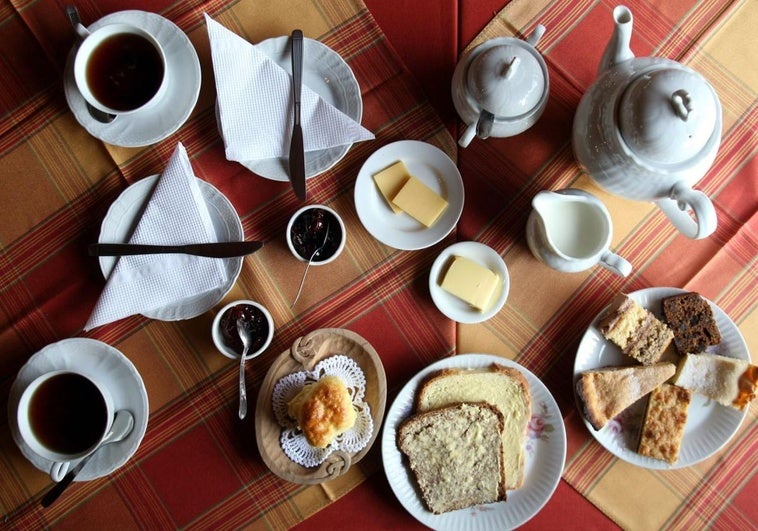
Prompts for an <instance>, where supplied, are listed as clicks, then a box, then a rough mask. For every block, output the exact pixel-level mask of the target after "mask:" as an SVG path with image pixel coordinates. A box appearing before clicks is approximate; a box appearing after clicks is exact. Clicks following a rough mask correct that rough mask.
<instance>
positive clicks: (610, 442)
mask: <svg viewBox="0 0 758 531" xmlns="http://www.w3.org/2000/svg"><path fill="white" fill-rule="evenodd" d="M679 293H685V290H682V289H679V288H647V289H641V290H639V291H635V292H632V293H629V294H628V295H629V297H631V298H632V299H633V300H634V301H635V302H637V303H638V304H639V305H640V306H642V307H644V308H647V309H648V310H650V311H651V312H653V314H655V315H656V316H657V317H659V318H660V317H661V315H662V310H661V301H662V300H663V299H664V298H665V297H670V296H672V295H677V294H679ZM708 303H709V304H710V306H711V309H712V310H713V316H714V318H715V319H716V324H718V327H719V331H720V332H721V342H720V343H719V344H718V345H714V346H712V347H709V348H708V349H707V352H712V353H713V354H719V355H721V356H730V357H733V358H738V359H741V360H746V361H750V352H748V348H747V344H746V343H745V339H744V338H743V337H742V334H740V331H739V329H738V328H737V325H735V324H734V321H732V320H731V319H730V318H729V316H728V315H727V314H726V313H725V312H724V311H723V310H722V309H721V308H719V307H718V306H716V305H715V304H713V303H712V302H711V301H708ZM606 311H607V308H606V309H604V310H603V311H601V312H600V313H599V314H598V315H597V316H596V317H595V319H594V320H593V321H592V324H591V325H590V326H589V327H588V328H587V331H586V332H585V333H584V336H583V337H582V340H581V341H580V342H579V348H578V349H577V352H576V358H575V360H574V382H576V380H577V379H578V378H579V374H580V373H581V372H583V371H587V370H591V369H596V368H598V367H606V366H615V365H630V364H633V361H631V358H629V357H628V356H625V355H624V354H623V353H622V352H621V350H620V349H619V348H618V347H617V346H616V345H614V344H612V343H611V342H610V341H608V340H606V339H605V338H604V337H603V336H602V335H601V334H600V331H599V330H598V328H597V323H598V322H599V321H600V319H601V317H602V316H603V315H605V312H606ZM574 399H575V400H576V404H577V408H578V410H579V412H580V413H581V414H582V420H584V424H585V425H586V426H587V429H588V430H589V432H590V433H591V434H592V436H593V437H595V439H597V441H598V442H599V443H600V444H601V445H603V447H605V449H606V450H608V451H609V452H611V453H612V454H613V455H615V456H616V457H618V458H619V459H622V460H624V461H626V462H628V463H631V464H633V465H636V466H639V467H642V468H650V469H664V470H666V469H673V468H683V467H687V466H691V465H694V464H695V463H699V462H700V461H702V460H704V459H707V458H708V457H710V456H712V455H713V454H715V453H716V452H718V451H719V450H720V449H721V448H722V447H723V446H724V445H725V444H726V443H727V442H729V439H731V438H732V436H734V434H735V433H737V430H738V429H739V427H740V424H741V423H742V421H743V420H744V419H745V417H746V416H747V415H748V410H747V409H745V411H738V410H736V409H733V408H730V407H726V406H722V405H721V404H717V403H716V402H714V401H712V400H708V399H707V398H705V397H704V396H701V395H699V394H697V393H693V394H692V401H691V402H690V407H689V409H688V411H687V423H686V424H685V426H684V437H683V438H682V447H681V450H680V452H679V461H677V462H676V463H674V464H673V465H669V464H668V463H667V462H665V461H661V460H660V459H653V458H652V457H646V456H644V455H640V454H638V453H637V452H636V448H637V443H638V441H639V430H640V426H641V424H642V421H643V417H644V415H645V406H646V404H647V401H646V400H638V401H637V402H636V403H634V404H632V405H631V406H629V407H628V408H626V409H625V410H624V411H622V412H621V413H620V414H619V415H618V416H617V417H616V418H614V419H612V420H611V421H609V422H608V424H606V425H605V426H603V428H602V429H600V430H595V429H594V428H593V427H592V425H591V424H590V423H589V422H588V421H587V419H586V418H585V417H584V409H583V407H582V405H581V401H580V400H579V398H578V397H577V396H576V386H574Z"/></svg>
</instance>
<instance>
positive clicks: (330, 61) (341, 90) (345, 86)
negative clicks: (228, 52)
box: [216, 37, 363, 182]
mask: <svg viewBox="0 0 758 531" xmlns="http://www.w3.org/2000/svg"><path fill="white" fill-rule="evenodd" d="M289 42H290V38H289V37H275V38H273V39H266V40H265V41H261V42H260V43H258V44H257V45H256V47H257V48H258V49H259V50H260V51H261V52H263V53H264V54H266V55H267V56H269V57H270V58H271V59H272V60H273V61H274V62H275V63H276V64H278V65H279V66H280V67H281V68H283V69H284V70H286V71H287V72H292V59H291V58H290V45H289ZM303 57H305V58H306V59H305V61H304V62H303V84H304V85H306V86H307V87H308V88H310V89H311V90H312V91H313V92H315V93H316V94H318V95H319V96H321V97H322V98H323V99H324V101H326V102H327V103H330V104H331V105H332V106H334V107H335V108H336V109H338V110H340V111H342V112H343V113H344V114H345V115H347V116H349V117H350V118H352V119H353V120H355V121H356V122H357V123H361V117H362V116H363V100H362V99H361V88H360V86H359V85H358V80H357V79H355V75H354V74H353V71H352V70H351V69H350V67H349V66H348V64H347V63H346V62H345V60H344V59H342V57H340V55H339V54H338V53H337V52H335V51H334V50H332V49H331V48H329V47H328V46H327V45H326V44H323V43H321V42H319V41H316V40H313V39H308V38H304V39H303ZM216 109H217V114H216V121H217V123H218V106H217V107H216ZM350 146H352V144H344V145H342V146H334V147H331V148H328V149H320V150H317V151H308V152H306V154H305V177H306V178H308V179H309V178H311V177H315V176H316V175H319V174H320V173H323V172H325V171H326V170H328V169H329V168H331V167H332V166H334V165H335V164H337V163H338V162H339V161H340V160H342V157H344V156H345V155H346V154H347V152H348V150H349V149H350ZM242 165H243V166H244V167H246V168H247V169H248V170H250V171H251V172H253V173H255V174H256V175H260V176H261V177H265V178H266V179H271V180H272V181H283V182H288V181H289V180H290V178H289V163H288V161H287V159H286V158H275V159H260V160H249V161H245V162H242Z"/></svg>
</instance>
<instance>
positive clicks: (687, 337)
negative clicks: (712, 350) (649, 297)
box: [663, 293, 721, 356]
mask: <svg viewBox="0 0 758 531" xmlns="http://www.w3.org/2000/svg"><path fill="white" fill-rule="evenodd" d="M663 316H664V319H665V320H666V323H667V324H668V325H669V328H670V329H671V330H672V331H673V332H674V345H675V346H676V350H677V352H678V353H679V354H680V355H682V356H683V355H685V354H698V353H700V352H704V351H705V349H706V348H708V347H709V346H711V345H716V344H718V343H719V342H720V341H721V333H720V332H719V327H718V325H717V324H716V320H715V319H714V317H713V310H711V306H710V305H709V304H708V301H706V300H705V299H704V298H703V297H701V296H700V294H698V293H682V294H681V295H674V296H672V297H666V298H665V299H663Z"/></svg>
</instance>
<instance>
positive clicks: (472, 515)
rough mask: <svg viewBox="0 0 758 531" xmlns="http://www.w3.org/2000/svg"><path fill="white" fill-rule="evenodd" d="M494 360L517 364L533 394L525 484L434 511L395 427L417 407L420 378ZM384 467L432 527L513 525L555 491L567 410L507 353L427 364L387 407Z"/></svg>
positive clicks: (409, 506)
mask: <svg viewBox="0 0 758 531" xmlns="http://www.w3.org/2000/svg"><path fill="white" fill-rule="evenodd" d="M492 363H499V364H501V365H504V366H505V367H512V368H515V369H517V370H519V371H521V373H522V374H523V375H524V376H525V377H526V379H527V381H528V382H529V388H530V391H531V395H532V397H531V398H532V418H531V420H530V421H529V425H528V428H527V439H526V442H525V449H526V467H525V472H524V484H523V485H522V486H521V488H519V489H516V490H509V491H508V501H506V502H496V503H489V504H485V505H475V506H473V507H468V508H466V509H459V510H457V511H450V512H447V513H443V514H433V513H432V512H431V511H429V510H428V509H427V507H426V505H425V504H424V501H423V500H422V498H421V496H420V494H419V492H418V488H417V486H416V478H415V477H414V475H413V472H412V471H411V469H410V467H409V466H408V461H407V459H406V458H405V457H404V456H403V454H402V453H401V452H400V450H399V449H398V447H397V443H396V441H397V429H398V427H399V425H400V423H401V422H402V421H403V420H404V419H405V418H407V417H408V416H409V415H411V414H412V412H413V402H414V397H415V394H416V390H417V388H418V386H419V384H420V383H421V382H422V381H423V380H424V379H425V378H426V377H427V376H428V375H429V374H430V373H432V372H434V371H438V370H440V369H449V368H452V367H456V368H471V369H473V368H481V367H488V366H489V365H491V364H492ZM382 460H383V462H384V471H385V474H386V475H387V479H388V481H389V483H390V486H391V487H392V490H393V492H394V493H395V496H397V499H398V500H399V501H400V503H401V504H403V506H404V507H405V509H406V510H407V511H408V512H409V513H411V515H412V516H413V517H414V518H416V519H417V520H418V521H419V522H421V523H422V524H424V525H426V526H428V527H431V528H433V529H468V530H472V531H476V530H484V529H512V528H515V527H518V526H520V525H523V524H524V523H525V522H526V521H528V520H529V519H530V518H532V517H533V516H534V515H535V514H537V513H538V512H539V511H540V509H542V507H544V505H545V504H546V503H547V501H548V500H549V499H550V497H551V496H552V495H553V492H555V489H556V487H557V486H558V482H559V481H560V479H561V474H562V473H563V465H564V463H565V461H566V429H565V427H564V425H563V416H562V415H561V412H560V410H559V409H558V404H556V402H555V400H554V399H553V396H552V395H551V394H550V391H548V389H547V387H545V385H544V384H543V383H542V382H541V381H540V380H539V378H537V376H535V375H534V374H532V373H531V372H530V371H528V370H527V369H525V368H524V367H522V366H521V365H519V364H518V363H515V362H513V361H511V360H509V359H507V358H501V357H499V356H494V355H491V354H459V355H457V356H452V357H450V358H445V359H443V360H440V361H438V362H436V363H433V364H431V365H429V366H428V367H427V368H425V369H423V370H422V371H420V372H419V373H418V374H416V375H415V376H414V377H413V378H411V380H410V381H409V382H408V383H407V384H405V386H404V387H403V389H402V390H401V391H400V393H399V394H398V395H397V398H395V401H394V402H393V403H392V406H391V407H390V409H389V410H388V412H387V418H386V421H385V424H384V432H383V433H382Z"/></svg>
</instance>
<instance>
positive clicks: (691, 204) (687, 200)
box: [656, 182, 718, 240]
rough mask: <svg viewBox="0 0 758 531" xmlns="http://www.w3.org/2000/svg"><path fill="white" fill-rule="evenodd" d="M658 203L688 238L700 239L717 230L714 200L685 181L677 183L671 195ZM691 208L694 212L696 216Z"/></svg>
mask: <svg viewBox="0 0 758 531" xmlns="http://www.w3.org/2000/svg"><path fill="white" fill-rule="evenodd" d="M656 205H657V206H658V208H660V209H661V211H662V212H663V213H664V214H665V215H666V217H667V218H669V220H670V221H671V223H673V224H674V227H676V228H677V230H678V231H679V232H681V233H682V234H684V235H685V236H687V237H688V238H692V239H694V240H700V239H702V238H705V237H707V236H710V235H711V234H713V232H714V231H715V230H716V225H717V223H718V220H717V218H716V209H715V208H714V207H713V202H711V199H710V198H709V197H708V196H707V195H705V194H704V193H703V192H700V191H698V190H693V189H692V188H690V187H689V186H688V185H687V184H685V183H684V182H679V183H677V184H675V185H674V187H673V188H672V189H671V192H670V193H669V197H668V198H666V199H661V200H659V201H656ZM689 210H692V212H693V213H694V215H695V217H694V218H693V217H692V216H691V215H690V213H689V212H688V211H689Z"/></svg>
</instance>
